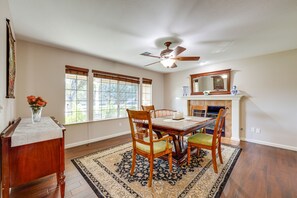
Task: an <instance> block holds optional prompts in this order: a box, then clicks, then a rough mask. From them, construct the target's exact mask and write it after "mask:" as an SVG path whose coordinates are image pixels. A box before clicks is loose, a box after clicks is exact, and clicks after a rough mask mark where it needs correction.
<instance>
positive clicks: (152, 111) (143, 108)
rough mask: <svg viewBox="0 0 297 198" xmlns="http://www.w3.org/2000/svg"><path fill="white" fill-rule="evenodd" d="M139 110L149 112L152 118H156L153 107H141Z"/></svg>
mask: <svg viewBox="0 0 297 198" xmlns="http://www.w3.org/2000/svg"><path fill="white" fill-rule="evenodd" d="M141 108H142V110H143V111H147V112H150V113H151V116H152V117H156V115H155V106H154V105H149V106H145V105H141Z"/></svg>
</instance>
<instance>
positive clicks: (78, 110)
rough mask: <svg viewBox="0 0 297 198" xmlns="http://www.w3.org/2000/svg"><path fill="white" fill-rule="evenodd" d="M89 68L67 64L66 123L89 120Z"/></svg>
mask: <svg viewBox="0 0 297 198" xmlns="http://www.w3.org/2000/svg"><path fill="white" fill-rule="evenodd" d="M88 72H89V70H88V69H84V68H78V67H73V66H69V65H66V68H65V123H66V124H70V123H77V122H85V121H87V120H88Z"/></svg>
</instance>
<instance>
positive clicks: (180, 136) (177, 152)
mask: <svg viewBox="0 0 297 198" xmlns="http://www.w3.org/2000/svg"><path fill="white" fill-rule="evenodd" d="M214 122H215V118H209V117H194V116H187V117H185V118H183V119H180V120H174V119H172V116H167V117H159V118H152V129H153V131H154V132H155V133H156V134H157V136H158V138H161V137H162V136H163V135H164V133H166V134H168V135H170V136H171V137H172V138H173V142H172V143H173V154H172V156H173V163H175V164H178V165H180V164H182V163H184V162H185V161H186V158H187V142H186V141H185V139H186V138H184V136H185V135H187V134H190V133H193V132H196V131H197V130H198V129H201V128H204V127H206V126H208V125H211V124H212V123H214Z"/></svg>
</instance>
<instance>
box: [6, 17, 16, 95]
mask: <svg viewBox="0 0 297 198" xmlns="http://www.w3.org/2000/svg"><path fill="white" fill-rule="evenodd" d="M6 65H7V66H6V98H15V96H14V84H15V76H16V60H15V39H14V37H13V32H12V28H11V25H10V20H9V19H6Z"/></svg>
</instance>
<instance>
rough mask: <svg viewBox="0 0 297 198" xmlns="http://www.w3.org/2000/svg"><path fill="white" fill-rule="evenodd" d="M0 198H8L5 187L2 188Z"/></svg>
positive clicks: (7, 190)
mask: <svg viewBox="0 0 297 198" xmlns="http://www.w3.org/2000/svg"><path fill="white" fill-rule="evenodd" d="M2 196H3V198H9V188H7V187H3V188H2Z"/></svg>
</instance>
